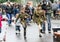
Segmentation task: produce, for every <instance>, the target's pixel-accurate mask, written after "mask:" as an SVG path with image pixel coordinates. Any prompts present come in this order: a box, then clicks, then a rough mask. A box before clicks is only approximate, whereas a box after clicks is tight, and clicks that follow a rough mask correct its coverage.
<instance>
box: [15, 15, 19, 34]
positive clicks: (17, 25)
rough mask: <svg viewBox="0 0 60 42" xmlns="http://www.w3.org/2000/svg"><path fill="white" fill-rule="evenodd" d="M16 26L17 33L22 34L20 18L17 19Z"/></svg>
mask: <svg viewBox="0 0 60 42" xmlns="http://www.w3.org/2000/svg"><path fill="white" fill-rule="evenodd" d="M17 15H18V14H16V17H17ZM15 20H16V18H15ZM15 26H16V35H17V34H20V18H19V19H18V20H17V21H15Z"/></svg>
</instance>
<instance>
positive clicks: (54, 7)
mask: <svg viewBox="0 0 60 42" xmlns="http://www.w3.org/2000/svg"><path fill="white" fill-rule="evenodd" d="M58 8H59V4H58V3H57V1H55V2H54V3H53V4H52V10H53V14H54V17H56V11H57V9H58Z"/></svg>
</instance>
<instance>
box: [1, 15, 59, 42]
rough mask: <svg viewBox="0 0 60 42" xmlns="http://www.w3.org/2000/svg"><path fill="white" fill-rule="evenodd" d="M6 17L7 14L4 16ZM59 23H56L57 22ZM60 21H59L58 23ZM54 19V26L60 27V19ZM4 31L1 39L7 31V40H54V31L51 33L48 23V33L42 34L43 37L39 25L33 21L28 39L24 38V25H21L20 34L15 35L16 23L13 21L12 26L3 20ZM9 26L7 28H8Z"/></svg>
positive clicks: (34, 41) (28, 29)
mask: <svg viewBox="0 0 60 42" xmlns="http://www.w3.org/2000/svg"><path fill="white" fill-rule="evenodd" d="M4 17H5V16H4ZM55 21H56V22H57V23H56V22H55ZM58 21H59V23H58ZM58 21H57V20H53V21H52V28H53V27H60V26H59V25H60V20H58ZM2 23H3V26H2V33H1V34H0V39H2V38H3V36H4V34H5V31H6V32H7V33H6V42H53V31H51V32H52V33H51V34H49V33H48V31H47V25H46V34H42V37H41V38H40V37H39V30H38V26H37V25H36V24H35V23H31V25H30V26H28V27H27V39H26V40H25V39H24V36H23V27H22V26H21V33H20V35H18V36H16V35H15V25H14V23H12V26H11V27H9V26H7V22H2ZM58 24H59V25H58ZM6 28H7V30H6Z"/></svg>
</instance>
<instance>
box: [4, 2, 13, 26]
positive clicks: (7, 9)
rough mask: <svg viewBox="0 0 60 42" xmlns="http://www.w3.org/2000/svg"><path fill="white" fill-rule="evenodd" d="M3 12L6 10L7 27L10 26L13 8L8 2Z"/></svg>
mask: <svg viewBox="0 0 60 42" xmlns="http://www.w3.org/2000/svg"><path fill="white" fill-rule="evenodd" d="M5 10H6V16H7V18H8V26H11V23H12V12H13V8H12V6H11V4H10V3H9V2H8V4H7V6H6V9H5Z"/></svg>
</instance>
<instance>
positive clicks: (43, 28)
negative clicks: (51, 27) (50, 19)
mask: <svg viewBox="0 0 60 42" xmlns="http://www.w3.org/2000/svg"><path fill="white" fill-rule="evenodd" d="M41 26H42V31H44V32H45V22H42V25H41Z"/></svg>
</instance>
